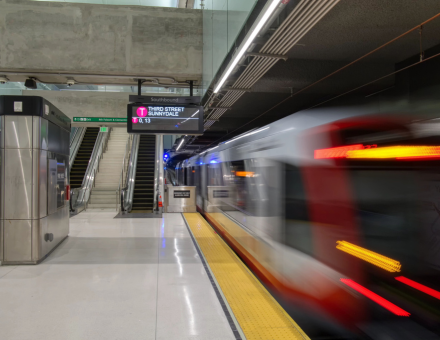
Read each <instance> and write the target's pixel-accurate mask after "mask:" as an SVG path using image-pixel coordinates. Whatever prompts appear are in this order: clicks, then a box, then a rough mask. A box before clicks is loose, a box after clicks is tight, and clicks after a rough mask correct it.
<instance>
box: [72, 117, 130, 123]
mask: <svg viewBox="0 0 440 340" xmlns="http://www.w3.org/2000/svg"><path fill="white" fill-rule="evenodd" d="M73 121H74V122H77V123H127V118H111V117H73Z"/></svg>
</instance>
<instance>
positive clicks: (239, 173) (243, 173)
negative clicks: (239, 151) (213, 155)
mask: <svg viewBox="0 0 440 340" xmlns="http://www.w3.org/2000/svg"><path fill="white" fill-rule="evenodd" d="M254 174H255V173H254V172H252V171H237V172H236V173H235V175H236V176H238V177H254Z"/></svg>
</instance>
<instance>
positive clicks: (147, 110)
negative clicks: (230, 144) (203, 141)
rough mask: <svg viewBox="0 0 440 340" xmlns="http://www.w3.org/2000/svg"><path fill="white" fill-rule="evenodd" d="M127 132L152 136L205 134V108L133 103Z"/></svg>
mask: <svg viewBox="0 0 440 340" xmlns="http://www.w3.org/2000/svg"><path fill="white" fill-rule="evenodd" d="M127 116H128V121H127V131H128V132H129V133H150V134H172V135H174V134H186V135H201V134H203V106H197V105H183V104H182V105H161V104H159V105H158V104H139V103H132V104H128V106H127Z"/></svg>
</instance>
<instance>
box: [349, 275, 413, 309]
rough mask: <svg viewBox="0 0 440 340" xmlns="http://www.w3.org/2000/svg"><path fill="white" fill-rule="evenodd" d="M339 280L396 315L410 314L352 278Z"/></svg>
mask: <svg viewBox="0 0 440 340" xmlns="http://www.w3.org/2000/svg"><path fill="white" fill-rule="evenodd" d="M341 281H342V282H343V283H345V284H346V285H347V286H349V287H351V288H353V289H354V290H356V291H357V292H359V293H361V294H362V295H364V296H366V297H367V298H369V299H370V300H373V301H374V302H376V303H377V304H379V305H381V306H382V307H383V308H386V309H388V310H389V311H390V312H391V313H394V314H396V315H398V316H410V315H411V314H410V313H408V312H407V311H405V310H403V309H402V308H400V307H397V306H396V305H395V304H393V303H391V302H389V301H388V300H385V299H384V298H383V297H381V296H379V295H377V294H376V293H373V292H372V291H371V290H369V289H367V288H365V287H364V286H361V285H360V284H359V283H356V282H354V281H353V280H350V279H341Z"/></svg>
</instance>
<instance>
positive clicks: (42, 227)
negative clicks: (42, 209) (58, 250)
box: [38, 216, 53, 259]
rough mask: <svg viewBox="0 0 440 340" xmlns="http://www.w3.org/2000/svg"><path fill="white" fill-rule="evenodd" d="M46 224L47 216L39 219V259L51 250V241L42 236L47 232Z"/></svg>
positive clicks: (47, 222)
mask: <svg viewBox="0 0 440 340" xmlns="http://www.w3.org/2000/svg"><path fill="white" fill-rule="evenodd" d="M48 224H49V216H46V217H44V218H42V219H40V220H39V228H38V232H39V234H38V243H39V247H40V248H39V249H40V251H41V254H40V257H39V259H41V258H43V257H44V256H46V255H47V254H48V253H49V252H50V250H51V242H50V241H46V240H45V239H44V236H45V235H46V234H47V233H48V232H49V226H48ZM52 243H53V242H52Z"/></svg>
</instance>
